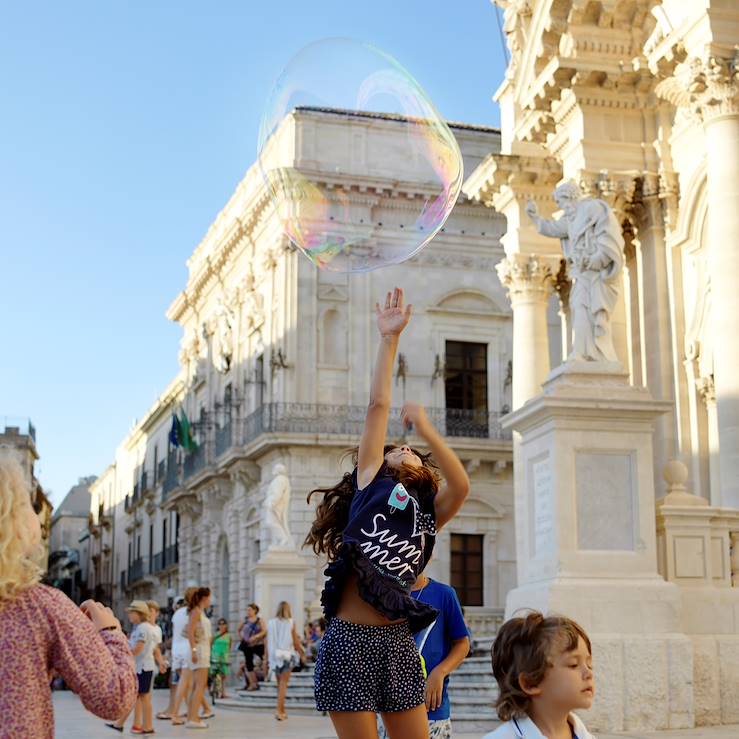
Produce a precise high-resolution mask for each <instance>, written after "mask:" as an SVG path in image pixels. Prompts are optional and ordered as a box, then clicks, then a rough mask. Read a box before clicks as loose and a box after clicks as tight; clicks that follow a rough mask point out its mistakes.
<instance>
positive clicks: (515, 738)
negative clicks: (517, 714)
mask: <svg viewBox="0 0 739 739" xmlns="http://www.w3.org/2000/svg"><path fill="white" fill-rule="evenodd" d="M569 722H570V724H571V726H572V728H573V729H574V730H575V739H595V737H594V736H593V735H592V734H591V733H590V732H589V731H588V730H587V729H586V728H585V724H584V723H583V722H582V721H581V720H580V718H579V717H578V716H577V715H576V714H574V713H571V714H570V716H569ZM483 739H546V737H545V736H544V734H542V733H541V731H539V728H538V726H537V725H536V724H535V723H534V722H533V721H532V720H531V719H530V718H529V717H528V716H524V717H523V718H514V719H512V720H511V721H506V722H505V723H504V724H503V725H502V726H499V727H498V728H497V729H496V730H495V731H491V732H490V733H489V734H485V736H484V737H483Z"/></svg>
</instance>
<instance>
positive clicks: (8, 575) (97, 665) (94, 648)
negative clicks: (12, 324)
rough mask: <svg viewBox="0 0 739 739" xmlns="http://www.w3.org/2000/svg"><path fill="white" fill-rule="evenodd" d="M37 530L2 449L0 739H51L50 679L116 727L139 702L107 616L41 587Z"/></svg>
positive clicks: (15, 466)
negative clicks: (58, 680)
mask: <svg viewBox="0 0 739 739" xmlns="http://www.w3.org/2000/svg"><path fill="white" fill-rule="evenodd" d="M40 543H41V525H40V522H39V518H38V516H37V515H36V513H35V512H34V510H33V507H32V506H31V491H30V488H29V485H28V483H27V482H26V478H25V475H24V473H23V469H22V467H21V465H20V463H19V462H18V459H17V457H16V456H15V454H14V453H13V452H12V451H10V450H6V449H0V654H2V659H0V685H2V689H0V739H18V738H19V737H22V739H50V738H52V737H53V736H54V710H53V706H52V700H51V687H50V680H49V672H50V670H51V671H54V672H55V673H57V674H58V675H60V676H61V677H62V678H63V679H64V682H65V683H66V684H67V686H68V687H69V688H70V689H71V690H73V691H74V692H75V693H76V694H77V695H78V696H79V698H80V700H81V701H82V703H83V705H84V706H85V708H86V709H87V710H88V711H90V712H92V713H94V714H95V715H96V716H98V717H99V718H102V719H108V720H113V719H116V718H117V717H118V716H120V715H121V714H122V713H126V712H128V711H130V710H131V708H132V707H133V704H134V702H135V700H136V671H135V669H134V663H133V658H132V656H131V651H130V650H129V648H128V644H127V643H126V637H125V636H124V634H123V632H122V630H121V625H120V623H119V621H118V619H117V618H116V617H115V616H114V615H113V612H112V611H111V610H110V608H105V607H104V606H103V605H102V604H100V603H97V602H95V601H91V600H88V601H85V602H84V603H83V604H82V606H80V608H78V607H77V606H76V605H75V604H74V603H72V601H71V600H70V599H69V598H68V597H67V596H66V595H65V594H64V593H62V592H61V591H60V590H57V589H55V588H50V587H47V586H45V585H40V584H39V580H40V578H41V567H40V564H39V563H40V557H41V552H40Z"/></svg>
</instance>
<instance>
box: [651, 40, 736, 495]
mask: <svg viewBox="0 0 739 739" xmlns="http://www.w3.org/2000/svg"><path fill="white" fill-rule="evenodd" d="M657 93H658V94H659V95H661V96H662V97H664V98H665V99H667V100H669V101H670V102H672V103H673V104H674V105H676V106H680V107H687V108H689V109H690V110H691V111H692V113H693V114H695V115H697V116H699V118H700V120H701V121H702V122H703V127H704V130H705V134H706V136H705V142H706V173H707V187H708V214H709V217H708V258H707V262H708V271H709V273H710V279H711V293H712V305H713V310H712V311H711V323H712V333H713V346H714V349H713V353H714V356H713V362H714V383H715V389H716V412H717V416H718V436H719V445H720V450H721V453H720V455H719V466H720V478H721V480H720V484H721V488H720V498H719V499H717V500H716V502H717V504H720V505H722V506H731V507H733V508H739V372H737V367H739V341H737V340H736V337H737V336H739V291H738V290H737V284H736V280H737V275H739V248H737V244H739V50H736V51H735V52H734V56H733V57H732V58H726V57H721V56H714V55H712V54H711V53H710V52H709V53H707V54H706V55H705V56H704V57H703V58H698V57H691V58H689V59H688V60H687V61H685V62H684V63H683V64H680V65H678V66H677V67H676V69H675V74H674V76H673V77H670V78H668V79H666V80H664V81H662V82H661V83H660V84H659V85H658V86H657ZM711 497H712V498H714V495H713V494H712V496H711Z"/></svg>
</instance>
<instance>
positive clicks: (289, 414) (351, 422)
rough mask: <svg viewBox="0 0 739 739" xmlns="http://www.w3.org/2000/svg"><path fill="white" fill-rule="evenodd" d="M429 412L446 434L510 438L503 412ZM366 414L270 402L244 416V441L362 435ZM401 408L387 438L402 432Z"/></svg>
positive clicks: (357, 408)
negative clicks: (292, 435) (289, 436)
mask: <svg viewBox="0 0 739 739" xmlns="http://www.w3.org/2000/svg"><path fill="white" fill-rule="evenodd" d="M426 413H427V414H428V416H429V419H430V420H431V422H432V423H433V424H434V426H435V427H436V428H437V429H438V430H439V432H440V433H441V434H442V435H443V436H447V437H450V436H453V437H456V438H473V439H493V440H503V439H510V432H507V431H504V430H503V429H502V428H501V426H500V417H501V415H502V414H501V413H490V412H488V411H486V410H464V409H458V408H427V409H426ZM366 414H367V408H366V407H365V406H357V405H328V404H313V403H268V404H266V405H263V406H262V407H261V408H258V409H257V410H256V411H254V412H253V413H252V414H251V415H249V416H247V417H246V418H245V419H244V427H243V442H242V443H244V444H248V443H249V442H250V441H253V440H254V439H256V438H257V437H258V436H259V435H260V434H263V433H312V434H341V435H344V436H359V435H361V433H362V429H363V428H364V420H365V416H366ZM403 431H404V429H403V423H402V421H401V418H400V408H393V409H392V410H391V412H390V420H389V423H388V438H389V439H393V438H400V437H401V436H402V435H403Z"/></svg>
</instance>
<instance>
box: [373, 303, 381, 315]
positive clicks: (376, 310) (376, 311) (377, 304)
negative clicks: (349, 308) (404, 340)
mask: <svg viewBox="0 0 739 739" xmlns="http://www.w3.org/2000/svg"><path fill="white" fill-rule="evenodd" d="M375 313H376V314H377V315H378V316H379V315H380V313H382V311H381V310H380V304H379V303H375Z"/></svg>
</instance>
